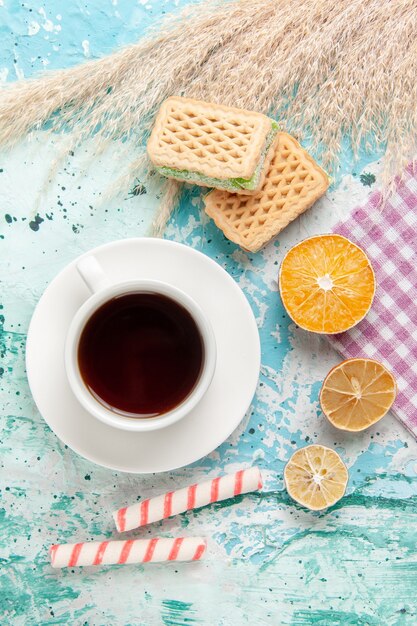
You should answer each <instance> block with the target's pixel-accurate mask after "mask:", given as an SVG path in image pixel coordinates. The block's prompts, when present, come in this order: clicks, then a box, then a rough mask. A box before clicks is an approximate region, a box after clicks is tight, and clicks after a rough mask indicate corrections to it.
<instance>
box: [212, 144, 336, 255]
mask: <svg viewBox="0 0 417 626" xmlns="http://www.w3.org/2000/svg"><path fill="white" fill-rule="evenodd" d="M328 186H329V178H328V176H327V174H326V172H324V170H322V169H321V167H319V165H317V163H316V162H315V161H314V159H313V158H312V157H311V156H310V155H309V154H308V153H307V152H306V151H305V150H304V149H303V148H302V147H301V146H300V144H299V143H298V142H297V141H296V140H295V139H294V137H291V135H288V134H287V133H283V132H279V133H278V136H277V140H276V146H275V153H274V154H273V156H272V158H271V161H270V164H269V169H268V171H267V173H266V175H265V178H264V181H263V184H262V187H261V189H260V190H259V191H258V192H257V193H254V194H252V195H247V196H243V195H238V194H236V193H228V192H227V191H219V190H217V189H215V190H213V191H212V192H210V193H209V194H207V196H206V197H205V199H204V201H205V210H206V213H207V214H208V215H209V216H210V217H211V218H212V219H213V220H214V221H215V223H216V225H217V226H218V227H219V228H220V229H221V230H222V231H223V233H224V234H225V236H226V237H227V238H228V239H230V240H231V241H233V242H234V243H237V244H238V245H239V246H241V247H242V248H244V249H245V250H248V251H250V252H257V251H258V250H259V249H260V248H262V246H264V245H265V244H266V243H267V242H268V241H270V240H271V239H272V238H273V237H275V236H276V235H277V234H278V233H280V232H281V230H282V229H283V228H285V226H287V225H288V224H289V223H290V222H292V221H293V220H294V219H295V218H296V217H298V215H300V214H301V213H303V212H304V211H306V210H307V209H308V208H309V207H311V206H312V204H314V202H316V200H318V199H319V198H320V197H321V196H322V195H323V194H324V193H325V192H326V189H327V188H328Z"/></svg>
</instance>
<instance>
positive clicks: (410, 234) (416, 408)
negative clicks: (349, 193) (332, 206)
mask: <svg viewBox="0 0 417 626" xmlns="http://www.w3.org/2000/svg"><path fill="white" fill-rule="evenodd" d="M380 205H381V194H380V193H379V192H376V193H373V194H372V195H371V196H370V198H369V200H368V202H367V204H366V205H365V206H364V207H360V208H357V209H355V210H354V211H353V213H351V214H350V216H349V217H348V218H347V219H346V220H345V221H342V222H339V223H338V224H337V225H336V226H335V227H334V229H333V230H334V232H337V233H340V234H341V235H344V236H345V237H348V238H349V239H350V240H351V241H353V242H355V243H357V244H358V245H359V246H360V247H361V248H362V249H363V250H364V251H365V252H366V254H367V255H368V257H369V258H370V260H371V263H372V265H373V267H374V270H375V274H376V279H377V291H376V295H375V300H374V303H373V305H372V308H371V310H370V312H369V313H368V315H367V317H366V318H365V319H364V320H363V321H362V322H361V323H360V324H358V325H357V326H356V327H355V328H353V329H352V330H350V331H348V332H346V333H342V334H340V335H334V336H333V337H329V341H330V343H331V344H332V345H333V346H334V348H336V350H337V351H338V352H340V354H341V355H342V356H344V357H345V358H351V357H357V356H363V357H369V358H373V359H376V360H378V361H381V362H382V363H384V364H385V365H386V366H387V367H388V368H389V369H390V370H391V371H392V373H393V374H394V375H395V377H396V379H397V383H398V396H397V399H396V401H395V403H394V406H393V412H394V413H395V415H396V416H397V417H398V419H400V420H401V422H402V423H403V424H404V426H406V428H408V430H409V431H410V432H411V433H412V434H413V435H414V436H415V437H417V174H416V172H415V171H414V173H413V171H412V169H411V168H409V169H408V170H407V171H406V173H405V175H404V180H403V181H401V182H399V183H398V184H397V186H396V189H395V191H394V193H393V195H392V196H391V197H390V198H389V200H388V201H387V202H386V203H385V204H384V206H383V208H382V207H381V206H380Z"/></svg>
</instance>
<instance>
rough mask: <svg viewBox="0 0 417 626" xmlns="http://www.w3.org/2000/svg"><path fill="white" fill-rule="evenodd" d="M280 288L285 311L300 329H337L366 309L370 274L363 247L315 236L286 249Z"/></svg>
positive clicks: (371, 288)
mask: <svg viewBox="0 0 417 626" xmlns="http://www.w3.org/2000/svg"><path fill="white" fill-rule="evenodd" d="M279 290H280V294H281V298H282V302H283V305H284V307H285V309H286V311H287V313H288V315H289V316H290V317H291V319H292V320H293V321H294V322H295V323H296V324H298V326H300V328H304V330H310V331H312V332H315V333H326V334H334V333H341V332H343V331H345V330H348V329H349V328H352V327H353V326H355V324H357V323H358V322H360V321H361V319H362V318H363V317H364V316H365V315H366V314H367V312H368V311H369V309H370V307H371V304H372V300H373V297H374V293H375V275H374V271H373V269H372V266H371V264H370V262H369V259H368V257H367V256H366V254H365V253H364V252H363V250H361V249H360V248H359V247H358V246H357V245H355V244H354V243H352V242H351V241H349V240H348V239H346V237H342V235H318V236H315V237H310V238H309V239H305V240H304V241H301V242H300V243H298V244H297V245H296V246H294V247H293V248H291V250H289V251H288V252H287V254H286V256H285V257H284V260H283V261H282V265H281V269H280V273H279Z"/></svg>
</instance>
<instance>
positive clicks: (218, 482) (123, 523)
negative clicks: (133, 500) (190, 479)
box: [113, 467, 262, 532]
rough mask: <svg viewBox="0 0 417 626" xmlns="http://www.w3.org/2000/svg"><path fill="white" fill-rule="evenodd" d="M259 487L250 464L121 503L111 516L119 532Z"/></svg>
mask: <svg viewBox="0 0 417 626" xmlns="http://www.w3.org/2000/svg"><path fill="white" fill-rule="evenodd" d="M261 488H262V476H261V471H260V469H259V468H258V467H250V468H249V469H245V470H239V471H238V472H235V473H234V474H226V476H220V477H218V478H213V479H212V480H208V481H206V482H204V483H199V484H197V485H191V486H190V487H185V488H184V489H178V490H177V491H169V492H168V493H166V494H164V495H161V496H156V498H150V499H149V500H144V501H143V502H139V503H137V504H133V505H132V506H128V507H124V508H123V509H119V510H118V511H115V512H114V513H113V517H114V521H115V522H116V527H117V530H118V531H119V532H123V531H125V530H132V528H138V527H139V526H145V524H151V523H152V522H156V521H158V520H161V519H165V518H167V517H171V516H172V515H178V513H184V511H188V510H191V509H197V508H199V507H201V506H205V505H206V504H210V503H211V502H220V500H226V499H227V498H232V497H233V496H237V495H239V494H241V493H249V492H250V491H257V490H258V489H261Z"/></svg>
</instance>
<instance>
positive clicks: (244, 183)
mask: <svg viewBox="0 0 417 626" xmlns="http://www.w3.org/2000/svg"><path fill="white" fill-rule="evenodd" d="M271 121H272V128H271V130H270V131H269V133H268V134H267V136H266V139H265V145H264V147H263V150H262V152H261V157H260V159H259V163H258V166H257V168H256V170H255V172H254V174H253V175H252V176H251V178H213V177H211V176H205V175H204V174H200V173H199V172H191V171H190V170H177V169H175V168H173V167H165V166H163V167H157V168H156V169H157V171H158V172H159V173H160V174H162V176H168V177H169V178H179V179H181V180H185V181H187V182H189V183H196V182H198V183H201V184H202V185H204V186H205V187H215V188H216V189H226V190H227V191H232V192H233V191H236V190H237V189H247V190H248V191H253V190H254V189H256V188H257V186H258V184H259V179H260V176H261V173H262V170H263V166H264V163H265V158H266V155H267V154H268V151H269V148H270V147H271V145H272V142H273V141H274V139H275V137H276V134H277V132H278V130H279V125H278V124H277V122H275V120H271Z"/></svg>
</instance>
